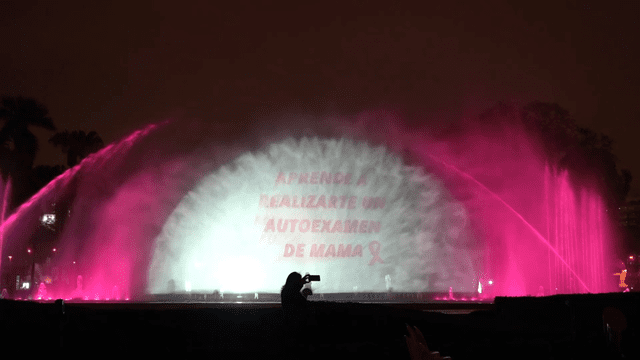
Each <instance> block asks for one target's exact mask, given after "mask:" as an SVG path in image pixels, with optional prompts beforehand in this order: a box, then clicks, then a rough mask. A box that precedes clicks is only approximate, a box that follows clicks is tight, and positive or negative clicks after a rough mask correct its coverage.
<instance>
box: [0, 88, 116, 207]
mask: <svg viewBox="0 0 640 360" xmlns="http://www.w3.org/2000/svg"><path fill="white" fill-rule="evenodd" d="M0 124H2V128H0V145H1V146H0V173H1V175H2V180H3V182H4V183H5V184H6V183H7V181H8V180H9V179H10V180H11V186H12V193H11V204H10V207H11V209H14V208H16V207H18V206H20V204H22V203H23V202H25V201H26V200H28V199H29V198H30V197H31V196H33V195H34V194H35V193H36V192H38V190H40V189H41V188H42V187H44V186H45V185H46V184H48V183H49V182H50V181H51V180H53V179H54V178H55V177H56V176H58V175H60V174H62V173H63V172H64V171H65V170H66V169H67V167H66V166H68V167H69V168H71V167H73V166H75V165H77V164H78V163H79V162H80V161H81V160H82V159H83V158H85V157H86V156H88V155H89V154H91V153H93V152H96V151H98V150H100V149H101V148H102V147H104V143H103V141H102V139H101V138H100V136H99V135H98V134H97V133H96V132H95V131H91V132H89V133H88V134H87V133H85V132H84V131H82V130H76V131H71V132H69V131H68V130H65V131H63V132H58V133H55V134H54V135H53V136H52V137H51V138H50V139H49V142H50V143H52V144H53V145H54V146H56V147H60V148H61V150H62V152H63V153H65V154H66V155H67V164H66V166H65V165H62V164H60V165H39V166H35V167H34V162H35V159H36V155H37V153H38V151H39V150H40V147H39V144H38V139H37V138H36V136H35V135H34V134H33V133H32V132H31V129H32V128H42V129H45V130H49V131H51V132H54V131H56V130H57V128H56V126H55V124H54V122H53V120H52V119H51V117H49V111H48V110H47V108H46V107H45V106H44V105H43V104H41V103H39V102H38V101H36V100H35V99H32V98H24V97H20V96H18V97H10V96H4V97H2V101H1V103H0Z"/></svg>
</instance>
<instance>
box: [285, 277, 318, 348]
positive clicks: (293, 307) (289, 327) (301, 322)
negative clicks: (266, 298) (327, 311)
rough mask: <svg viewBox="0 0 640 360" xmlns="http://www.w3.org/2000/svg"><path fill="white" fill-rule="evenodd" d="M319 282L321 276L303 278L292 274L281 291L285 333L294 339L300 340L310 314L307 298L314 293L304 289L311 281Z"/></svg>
mask: <svg viewBox="0 0 640 360" xmlns="http://www.w3.org/2000/svg"><path fill="white" fill-rule="evenodd" d="M319 280H320V276H318V275H309V274H307V275H305V276H302V275H300V273H298V272H292V273H291V274H289V276H288V277H287V282H286V283H285V284H284V286H283V287H282V290H281V291H280V299H281V302H282V312H283V314H284V325H285V331H286V332H287V333H289V335H290V336H291V337H293V338H298V337H299V336H301V335H302V333H303V332H304V331H303V330H304V328H305V326H306V325H307V320H308V317H309V313H310V312H309V307H308V304H307V297H308V296H309V295H312V294H313V292H312V291H311V289H310V288H308V287H307V288H304V289H302V288H303V287H305V284H308V283H309V282H311V281H319ZM301 290H302V291H301ZM298 340H299V339H298Z"/></svg>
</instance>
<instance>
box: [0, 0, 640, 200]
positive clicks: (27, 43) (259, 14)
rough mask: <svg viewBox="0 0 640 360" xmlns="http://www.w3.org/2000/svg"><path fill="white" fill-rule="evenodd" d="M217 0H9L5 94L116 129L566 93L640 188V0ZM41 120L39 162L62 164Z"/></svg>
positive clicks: (0, 80)
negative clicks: (185, 119) (193, 119)
mask: <svg viewBox="0 0 640 360" xmlns="http://www.w3.org/2000/svg"><path fill="white" fill-rule="evenodd" d="M67 3H69V2H67ZM187 3H188V4H187ZM218 3H221V2H218V1H189V2H186V1H183V2H175V1H126V2H125V1H112V2H92V1H81V2H77V3H76V4H73V3H72V4H67V5H58V4H57V2H39V3H38V2H34V1H16V2H12V1H10V2H6V1H1V2H0V31H1V34H2V40H3V41H2V45H1V46H0V94H3V95H24V96H29V97H35V98H36V99H38V100H39V101H41V102H42V103H44V104H45V105H46V106H47V107H48V108H49V110H50V113H51V116H52V118H53V119H54V122H55V123H56V125H57V126H58V128H59V129H61V130H63V129H69V130H76V129H81V130H85V131H89V130H96V131H97V132H98V133H99V134H100V135H101V136H102V137H103V139H104V140H105V142H107V143H108V142H112V141H115V140H117V139H119V138H120V137H122V136H124V135H126V134H128V133H129V132H131V131H133V130H135V129H138V128H140V127H142V126H143V125H145V124H147V123H149V122H155V121H158V120H161V119H164V118H166V117H168V116H172V115H177V114H186V115H197V116H201V117H203V118H212V119H217V118H225V119H227V120H225V121H230V120H228V119H234V121H238V122H239V123H247V122H249V121H255V120H256V119H259V118H260V116H261V115H262V114H268V113H272V112H274V111H276V112H277V111H287V110H292V111H300V112H311V113H316V114H322V113H329V112H333V111H337V112H338V113H341V114H346V115H350V114H354V113H357V112H359V111H362V110H367V109H371V108H375V107H379V106H393V107H397V108H399V109H403V111H406V112H407V114H412V118H413V119H414V120H413V121H416V120H415V119H419V120H421V121H424V122H425V123H427V124H429V123H437V122H438V121H455V120H457V119H460V118H462V117H468V116H473V115H477V114H478V113H479V112H480V111H482V110H485V109H486V108H488V107H490V106H492V105H494V104H495V103H496V102H498V101H514V102H516V103H526V102H529V101H532V100H541V101H547V102H557V103H558V104H560V105H561V106H563V107H564V108H566V109H568V110H569V111H570V112H571V113H572V115H573V116H574V117H575V118H576V120H577V121H578V123H579V124H580V125H582V126H586V127H589V128H591V129H592V130H595V131H598V132H602V133H604V134H606V135H609V136H610V137H612V138H613V139H614V140H615V153H616V154H617V156H618V157H619V159H620V165H621V166H622V167H626V168H629V169H631V170H632V172H633V174H634V175H635V177H636V180H634V183H633V186H634V189H633V192H634V193H635V194H636V195H638V194H640V191H639V190H640V185H639V184H640V181H638V179H640V156H638V153H640V151H639V150H640V149H639V146H638V142H639V140H640V137H639V135H640V132H639V131H638V129H639V128H640V125H638V124H639V123H640V101H639V100H640V85H639V84H640V72H639V71H638V64H640V61H639V60H640V50H639V47H640V46H639V43H640V41H639V40H640V29H639V25H640V5H639V4H640V2H638V1H637V0H622V1H618V0H613V1H579V2H578V1H569V2H563V1H549V0H542V1H528V2H526V3H528V4H521V3H522V2H521V1H502V0H496V1H492V0H489V1H482V2H474V1H466V2H464V4H459V5H456V4H454V3H452V2H451V1H438V2H427V1H421V2H419V3H421V4H422V5H420V6H417V5H406V4H402V5H401V4H397V3H396V2H391V1H387V2H385V4H384V5H372V4H374V2H371V1H341V2H336V3H331V2H326V1H323V2H317V1H316V2H313V1H299V2H297V3H289V4H288V5H286V6H285V5H281V4H284V2H271V1H269V2H264V4H265V5H256V4H255V3H256V1H250V2H243V1H225V3H227V4H224V5H220V4H218ZM272 3H280V5H279V4H275V5H274V4H272ZM252 119H253V120H252ZM34 132H36V133H37V134H38V135H39V136H40V137H41V139H42V141H41V148H42V151H41V154H40V155H39V157H38V160H37V162H38V163H48V164H53V163H63V162H64V160H63V157H62V155H61V153H60V151H59V150H57V149H54V148H52V147H51V146H50V145H48V144H46V140H47V139H48V137H49V136H50V135H51V134H49V133H47V132H45V131H34Z"/></svg>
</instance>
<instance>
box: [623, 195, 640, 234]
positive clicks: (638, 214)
mask: <svg viewBox="0 0 640 360" xmlns="http://www.w3.org/2000/svg"><path fill="white" fill-rule="evenodd" d="M618 210H619V213H620V225H622V226H623V227H626V228H634V227H638V226H639V225H640V222H639V220H640V197H632V198H628V199H627V201H626V202H625V204H624V205H623V206H621V207H620V208H619V209H618Z"/></svg>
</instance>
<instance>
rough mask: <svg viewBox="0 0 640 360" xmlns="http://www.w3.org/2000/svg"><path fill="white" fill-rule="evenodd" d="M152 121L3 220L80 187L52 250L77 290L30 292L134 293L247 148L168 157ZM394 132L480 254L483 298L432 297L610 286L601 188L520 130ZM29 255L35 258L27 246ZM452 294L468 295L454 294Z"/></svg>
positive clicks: (93, 297) (102, 297) (19, 224)
mask: <svg viewBox="0 0 640 360" xmlns="http://www.w3.org/2000/svg"><path fill="white" fill-rule="evenodd" d="M157 128H158V126H156V125H150V126H148V127H147V128H145V129H143V130H140V131H136V132H134V133H133V134H131V135H130V136H128V137H127V138H125V139H124V140H122V141H120V142H118V143H115V144H112V145H109V146H107V147H106V148H105V149H103V150H102V151H100V152H99V153H97V154H94V155H92V156H90V157H88V158H87V159H85V160H83V161H82V163H81V164H80V165H78V166H76V167H74V168H72V169H69V170H68V171H67V172H65V173H64V174H62V175H60V176H59V177H58V178H56V179H54V180H53V181H52V182H51V183H50V184H48V185H47V186H46V187H45V188H43V189H42V190H41V191H40V192H38V193H37V194H36V195H35V196H34V197H33V198H31V199H30V200H29V201H28V202H27V203H25V204H24V205H22V206H21V207H20V208H19V209H18V210H17V211H16V212H15V213H14V214H13V215H11V216H10V217H9V218H8V219H7V220H6V221H4V222H2V224H1V225H0V239H4V237H5V236H4V234H5V233H20V232H21V231H23V229H24V228H26V227H29V226H30V225H29V222H28V220H25V219H29V218H37V217H34V216H33V213H35V212H37V211H39V209H40V207H41V206H43V204H46V203H47V202H49V201H51V199H52V198H54V196H55V194H56V193H57V192H61V191H62V190H64V189H66V188H67V187H71V188H74V189H77V194H78V195H77V197H76V198H75V199H74V201H73V206H72V207H71V216H70V218H69V220H68V223H67V224H66V225H65V231H64V233H63V234H62V238H61V240H60V241H59V243H57V244H56V247H55V248H53V250H52V251H53V252H55V256H53V260H52V261H53V262H54V263H55V265H56V266H58V267H59V268H60V269H63V270H64V271H66V272H67V273H70V274H73V276H77V275H78V274H80V275H82V276H81V277H79V278H77V279H73V280H72V281H71V283H75V286H71V288H70V289H55V287H54V286H50V288H49V289H46V290H47V292H46V294H41V293H40V289H38V294H37V296H36V297H35V298H39V299H43V298H44V296H45V295H46V296H47V298H54V299H55V298H65V299H70V300H73V299H83V300H85V301H121V299H124V300H125V301H129V300H130V299H136V296H137V295H140V294H141V293H142V292H143V289H144V285H145V283H144V281H145V280H144V279H142V280H140V279H141V278H145V277H146V276H147V274H146V272H147V271H148V266H147V265H148V261H149V258H150V256H151V254H150V252H151V245H150V244H151V243H152V242H153V240H154V239H155V237H156V236H157V234H158V232H159V231H160V229H161V228H162V226H163V225H164V224H165V221H166V220H167V218H168V217H169V215H170V214H171V212H172V211H173V210H174V208H175V206H176V204H177V203H178V201H179V200H180V199H181V198H182V197H183V196H185V195H187V192H188V191H189V190H190V189H191V188H192V187H193V185H194V183H195V182H196V181H197V180H198V177H201V176H204V175H207V174H209V173H211V171H212V169H216V168H218V167H219V166H221V165H223V164H227V163H229V162H230V161H231V160H233V159H234V158H235V156H237V155H238V154H242V153H243V152H244V151H246V150H247V149H249V148H250V145H249V144H247V143H242V142H239V144H240V145H234V146H227V147H222V146H217V145H216V146H213V148H214V150H215V151H209V150H211V149H209V148H207V152H205V151H202V153H198V152H196V151H195V150H194V151H193V152H194V153H197V154H196V155H190V157H185V156H183V155H182V153H181V151H182V150H183V149H182V146H184V145H181V144H178V145H175V144H174V146H175V147H176V148H177V149H179V150H175V149H174V150H172V151H174V152H169V153H168V154H169V157H168V158H167V157H165V156H164V155H162V154H164V153H160V155H158V154H157V153H156V152H157V151H160V150H159V147H162V146H164V145H165V142H163V141H159V140H158V139H157V138H153V139H154V140H153V141H151V140H149V139H148V137H150V134H151V132H152V131H154V130H155V129H157ZM196 130H197V129H196ZM393 130H394V131H395V132H394V131H391V133H393V134H394V135H393V136H391V137H390V138H385V140H384V141H381V143H384V142H385V141H386V142H387V143H388V144H389V145H388V147H389V148H392V149H395V150H398V151H400V150H403V149H404V150H407V151H408V152H409V153H410V154H411V155H412V156H413V157H415V158H417V159H418V160H416V161H418V162H420V163H421V165H423V166H424V168H425V169H426V170H427V174H429V175H430V176H433V177H434V179H436V180H437V181H442V182H443V183H444V187H445V188H447V189H448V190H449V191H450V192H451V196H452V197H454V198H456V199H459V202H461V203H463V205H464V209H465V210H466V211H467V212H468V213H469V224H468V225H467V227H468V229H469V233H471V234H472V235H473V236H471V235H470V236H468V237H466V238H457V239H454V240H451V241H452V242H456V241H457V242H458V243H456V244H454V245H456V246H459V247H460V248H464V246H467V245H468V244H463V243H464V242H465V241H466V242H467V243H474V245H476V243H477V244H479V245H478V246H477V247H478V248H480V249H481V251H480V252H479V254H478V255H477V256H476V257H474V258H473V261H474V264H473V266H474V267H475V269H476V270H477V274H475V276H476V283H475V285H476V286H475V288H478V286H477V285H478V281H479V282H480V284H481V288H482V294H479V295H478V294H476V295H478V297H470V295H471V294H474V292H473V291H462V290H460V289H457V288H455V287H453V286H452V287H450V286H449V284H452V283H453V284H455V278H454V277H455V276H456V274H455V272H454V271H451V273H452V275H446V274H445V275H446V276H449V277H448V278H447V279H446V280H447V281H449V282H447V283H446V285H442V286H443V288H442V293H446V291H447V290H446V289H449V293H448V296H442V297H436V298H435V300H438V301H483V300H490V299H492V298H493V297H495V296H503V295H507V296H522V295H533V294H539V293H540V292H539V291H538V289H539V288H540V287H542V288H544V289H545V295H552V294H555V293H581V292H605V291H612V290H611V286H610V285H609V284H608V283H607V281H606V280H607V278H606V276H605V273H607V269H606V268H605V266H604V263H605V261H607V260H608V259H609V257H610V256H611V253H612V247H613V246H614V245H613V240H612V238H611V235H610V232H609V228H608V220H607V218H606V213H605V208H604V205H603V201H602V199H601V197H600V195H599V194H598V192H597V191H596V190H594V189H593V188H592V187H590V184H586V183H582V182H580V181H578V180H576V179H574V178H573V177H572V176H571V174H569V173H568V172H567V171H566V170H563V169H558V168H556V167H554V166H551V165H548V163H549V161H547V159H544V158H543V157H542V156H541V155H540V151H539V150H538V146H537V145H536V144H535V143H534V142H533V141H532V140H531V139H530V138H529V136H527V135H526V134H524V133H523V132H522V131H519V130H518V129H517V128H507V129H506V130H504V132H500V131H497V132H495V133H489V134H484V133H482V131H476V130H473V131H472V130H469V131H465V132H462V133H460V134H456V135H455V136H447V138H445V139H439V138H437V137H435V136H431V135H429V134H421V135H420V136H415V137H414V136H413V135H412V133H411V132H403V131H402V130H400V129H397V128H394V129H393ZM172 131H173V133H175V132H177V131H176V129H175V128H174V129H172V130H171V131H167V132H172ZM192 131H193V130H192ZM340 131H342V132H343V134H350V133H349V132H348V131H343V130H340ZM173 133H172V134H171V135H173ZM363 133H365V134H367V135H366V136H363V138H364V139H366V140H370V141H376V139H377V138H376V135H375V134H374V135H369V134H368V133H367V132H363ZM164 136H166V137H167V138H171V137H170V136H167V135H166V134H164ZM265 138H269V137H268V136H266V137H265ZM165 140H166V139H165ZM145 141H146V143H145ZM142 143H144V146H143V145H141V144H142ZM212 154H213V155H212ZM165 155H166V154H165ZM212 159H214V160H212ZM211 164H213V165H211ZM412 165H415V164H412ZM111 182H113V184H111ZM6 188H8V187H6ZM6 188H5V191H4V193H5V198H6V194H7V191H6ZM3 209H4V207H3ZM0 241H1V240H0ZM461 243H462V245H461ZM20 246H23V247H20ZM26 246H27V245H26V244H17V245H15V247H14V248H11V249H10V251H11V252H9V253H11V254H14V255H15V254H17V253H18V252H14V250H15V249H18V248H19V251H20V253H22V254H24V251H25V248H26ZM470 247H471V246H470ZM0 250H1V247H0ZM28 251H29V252H30V253H31V249H30V248H29V250H28ZM36 252H37V249H36ZM1 256H2V254H1V253H0V258H1ZM454 261H455V259H454ZM438 266H442V268H444V267H445V265H440V263H439V264H438ZM436 270H438V276H441V277H442V278H445V275H440V273H441V271H440V270H442V269H440V268H438V269H436ZM442 272H444V271H442ZM392 278H394V277H393V276H392ZM485 279H492V280H493V281H486V280H485ZM443 284H444V281H443ZM444 286H446V287H444ZM454 286H455V285H454ZM555 289H557V290H555ZM454 294H458V295H456V296H460V295H461V294H465V296H464V297H460V298H459V299H458V298H456V296H454ZM417 298H420V299H424V298H425V297H424V296H418V297H417Z"/></svg>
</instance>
